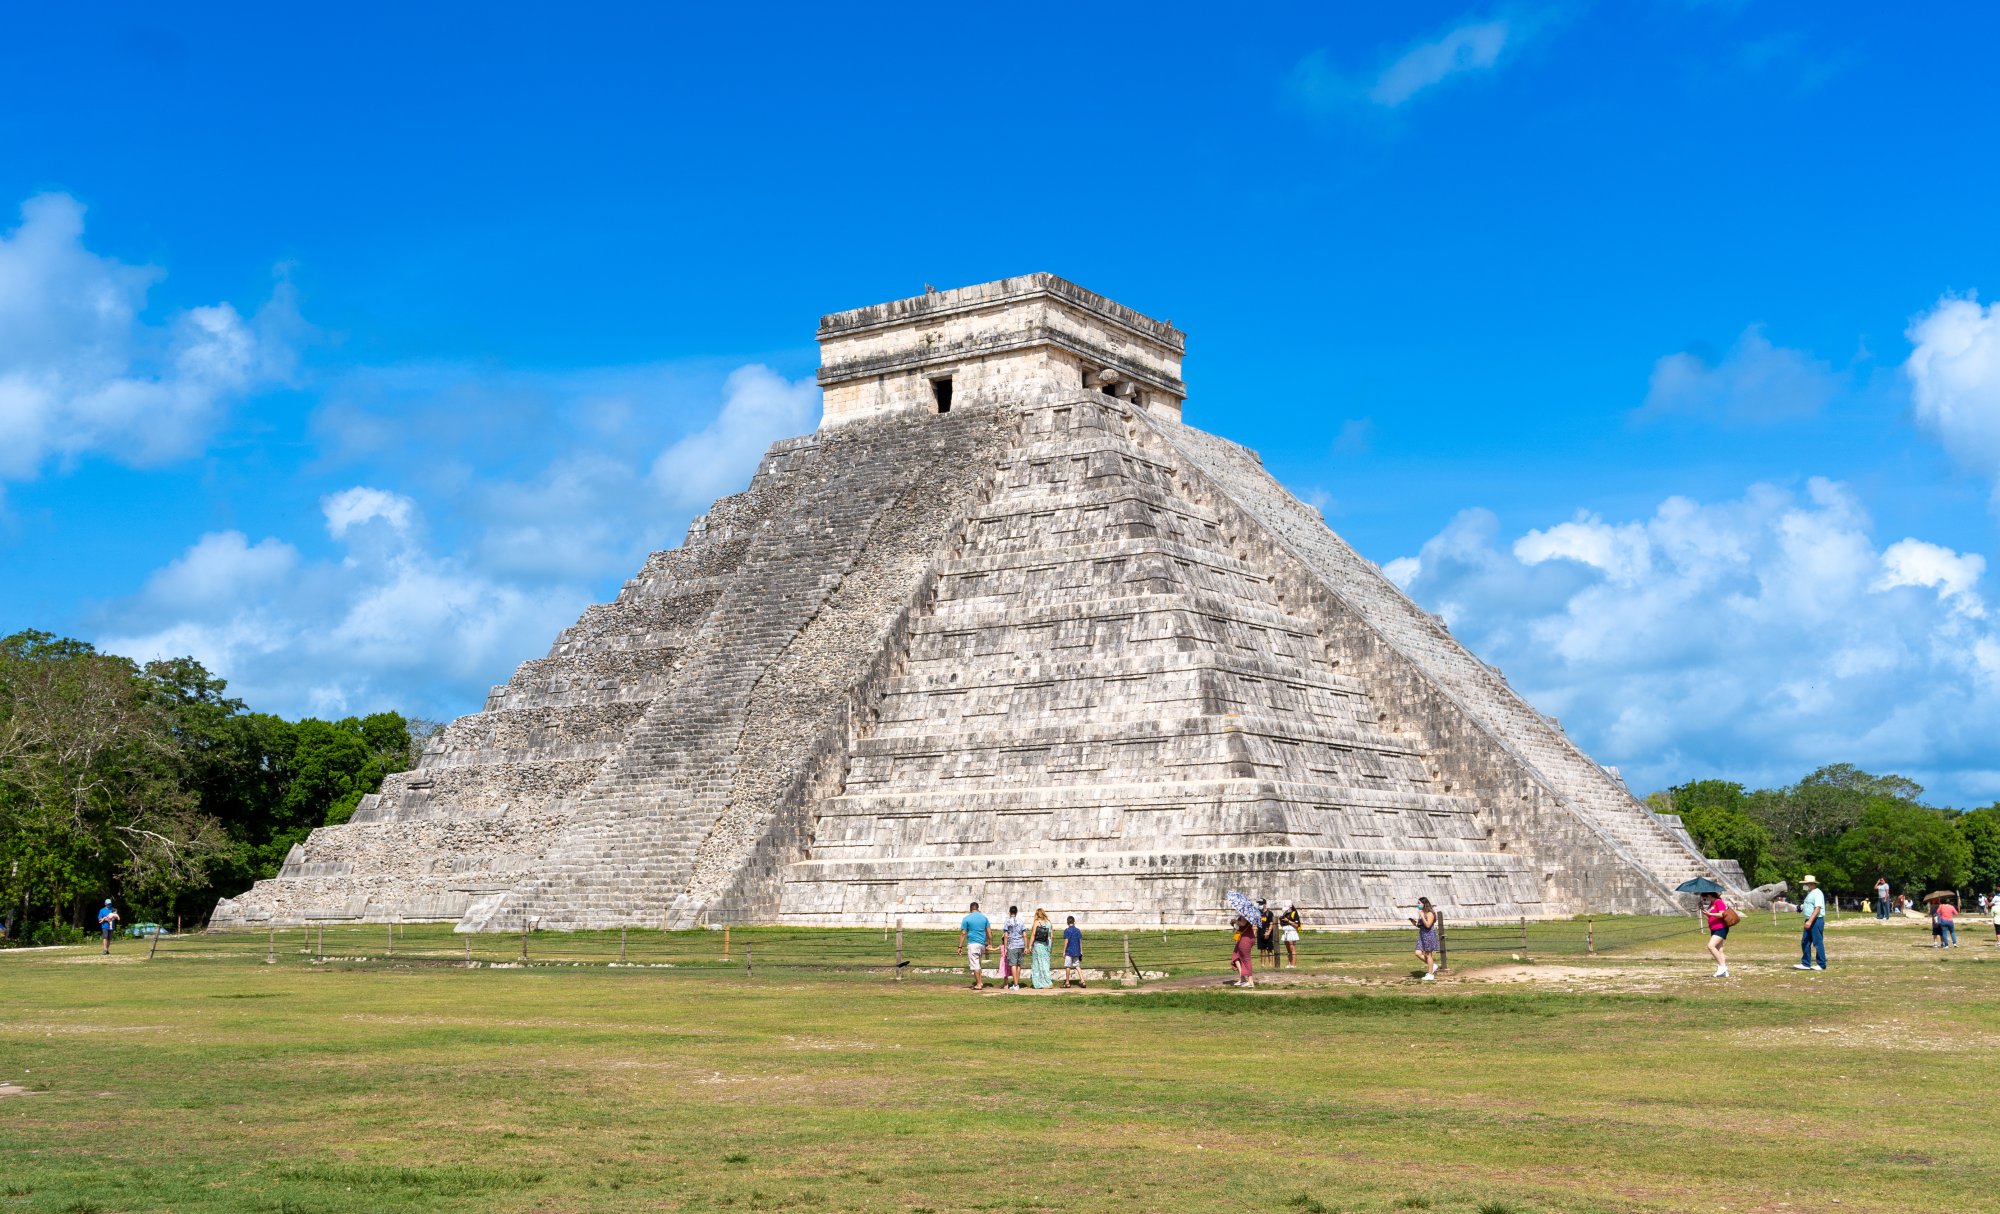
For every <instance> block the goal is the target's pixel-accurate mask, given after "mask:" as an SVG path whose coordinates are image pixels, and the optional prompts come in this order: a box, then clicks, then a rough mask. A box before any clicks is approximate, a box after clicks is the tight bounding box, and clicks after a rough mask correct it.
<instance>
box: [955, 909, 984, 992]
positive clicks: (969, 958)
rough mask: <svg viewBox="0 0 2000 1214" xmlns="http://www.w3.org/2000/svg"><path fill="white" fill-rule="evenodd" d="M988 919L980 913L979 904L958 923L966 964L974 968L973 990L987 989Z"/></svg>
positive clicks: (959, 938) (960, 942)
mask: <svg viewBox="0 0 2000 1214" xmlns="http://www.w3.org/2000/svg"><path fill="white" fill-rule="evenodd" d="M986 931H987V918H986V916H985V915H982V914H980V913H979V903H977V902H975V903H973V904H972V910H971V911H970V912H968V913H967V914H966V916H965V918H963V919H961V920H959V923H958V942H959V944H960V945H961V946H963V947H964V949H965V963H966V964H967V965H969V966H971V967H972V989H973V990H975V991H983V990H985V989H986Z"/></svg>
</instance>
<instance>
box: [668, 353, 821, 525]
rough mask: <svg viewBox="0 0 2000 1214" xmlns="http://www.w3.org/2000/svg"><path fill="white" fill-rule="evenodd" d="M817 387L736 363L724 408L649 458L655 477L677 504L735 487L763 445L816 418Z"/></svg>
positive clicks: (802, 428) (815, 421) (803, 429)
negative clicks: (651, 458) (713, 418)
mask: <svg viewBox="0 0 2000 1214" xmlns="http://www.w3.org/2000/svg"><path fill="white" fill-rule="evenodd" d="M819 404H820V394H819V389H818V388H817V387H816V386H815V385H814V384H813V383H812V381H810V380H800V381H798V382H796V383H794V382H793V381H791V380H788V379H786V378H785V377H784V376H782V375H779V374H778V373H777V372H776V371H773V370H771V369H770V368H769V367H765V366H759V365H752V366H748V367H739V368H737V369H736V370H735V371H734V372H732V373H731V374H730V376H729V382H728V383H727V384H726V385H725V386H724V399H723V404H722V412H721V413H719V414H717V415H716V418H715V420H714V421H712V422H710V423H709V424H708V425H707V426H706V427H704V428H703V429H701V430H700V431H698V432H696V433H694V434H690V435H688V436H687V437H686V438H683V439H681V440H679V441H678V442H676V443H674V444H673V445H672V446H670V447H668V448H667V449H666V450H665V451H662V452H660V455H659V458H657V459H655V460H654V461H653V479H654V480H655V481H656V482H657V483H658V484H659V486H660V488H661V489H662V490H664V491H665V492H666V493H667V495H668V497H669V498H671V499H672V500H673V501H675V502H676V503H679V504H681V505H705V504H707V503H708V502H712V501H714V500H715V499H716V498H718V497H720V496H721V495H723V494H724V493H728V492H730V491H732V490H735V489H739V488H741V487H742V486H743V484H744V483H745V482H746V481H748V480H749V479H750V473H752V472H753V471H755V470H756V467H757V461H758V460H759V459H760V458H762V457H763V454H764V449H765V448H766V447H769V446H770V445H771V444H772V443H773V442H775V441H777V440H778V439H780V438H787V437H790V436H791V435H795V434H801V433H804V432H806V431H808V430H811V429H812V428H813V427H814V426H815V425H817V424H818V422H819Z"/></svg>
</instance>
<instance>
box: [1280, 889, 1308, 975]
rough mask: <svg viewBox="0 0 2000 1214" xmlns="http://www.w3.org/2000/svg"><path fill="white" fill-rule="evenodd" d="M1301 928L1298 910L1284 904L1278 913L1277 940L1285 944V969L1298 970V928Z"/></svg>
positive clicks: (1294, 906) (1295, 907)
mask: <svg viewBox="0 0 2000 1214" xmlns="http://www.w3.org/2000/svg"><path fill="white" fill-rule="evenodd" d="M1301 926H1303V923H1302V921H1301V920H1300V919H1299V908H1298V907H1297V906H1296V905H1295V904H1293V903H1290V902H1287V903H1285V909H1284V910H1282V911H1279V912H1278V938H1279V939H1280V940H1282V941H1284V944H1285V968H1286V969H1297V968H1299V928H1300V927H1301Z"/></svg>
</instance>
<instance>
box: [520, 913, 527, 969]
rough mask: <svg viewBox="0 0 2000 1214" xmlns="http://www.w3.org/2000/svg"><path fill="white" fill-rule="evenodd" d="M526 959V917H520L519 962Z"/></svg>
mask: <svg viewBox="0 0 2000 1214" xmlns="http://www.w3.org/2000/svg"><path fill="white" fill-rule="evenodd" d="M527 959H528V917H527V916H526V915H522V916H521V960H522V961H526V960H527Z"/></svg>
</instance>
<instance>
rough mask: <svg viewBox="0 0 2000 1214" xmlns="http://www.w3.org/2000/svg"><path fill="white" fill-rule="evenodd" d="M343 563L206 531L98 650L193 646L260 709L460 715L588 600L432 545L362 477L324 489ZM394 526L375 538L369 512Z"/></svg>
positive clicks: (414, 519) (115, 618) (142, 655)
mask: <svg viewBox="0 0 2000 1214" xmlns="http://www.w3.org/2000/svg"><path fill="white" fill-rule="evenodd" d="M325 513H326V531H327V534H328V535H329V536H330V537H332V538H333V539H335V540H346V541H349V542H348V543H346V545H345V548H344V552H343V554H342V556H341V558H340V559H337V560H317V561H308V560H304V559H302V558H301V557H300V555H299V553H298V551H297V549H295V548H294V547H293V546H292V545H291V544H289V543H286V542H284V541H282V540H278V539H275V538H267V539H264V540H261V541H259V542H258V543H255V544H251V543H250V542H249V541H248V539H247V538H246V537H245V536H244V535H243V534H242V533H240V532H236V531H223V532H215V533H211V534H208V535H204V536H202V537H201V538H200V539H199V540H197V541H196V542H195V543H194V544H193V545H191V546H190V547H189V548H188V550H187V551H186V552H184V553H183V554H181V555H180V556H179V557H177V558H175V559H174V560H173V561H172V562H171V563H169V564H168V565H167V566H165V567H164V568H162V569H161V570H160V571H159V572H157V573H155V574H154V575H153V577H152V578H150V579H149V580H148V581H147V583H146V585H145V588H144V589H143V590H142V591H141V592H140V593H139V594H138V595H136V596H134V597H133V598H132V599H129V600H127V601H125V602H123V603H119V604H116V605H115V606H114V607H113V608H112V611H111V619H110V621H109V626H108V628H107V629H106V631H105V633H104V634H103V635H101V636H100V637H99V638H98V641H97V644H98V646H99V647H100V648H102V649H104V650H107V651H109V652H112V653H120V654H125V655H127V656H129V657H133V658H136V659H138V660H140V661H145V660H147V659H150V658H156V657H177V656H181V655H184V654H185V655H192V656H193V657H195V658H197V659H199V660H200V661H201V662H202V663H203V664H204V665H206V666H207V667H208V668H209V669H210V670H213V671H215V672H217V673H219V674H221V675H223V676H224V677H225V678H227V679H228V680H229V683H230V690H231V692H232V694H235V695H238V696H241V697H243V698H244V699H245V700H246V701H248V702H249V703H250V704H251V705H252V706H253V707H255V708H258V709H260V710H264V711H270V712H279V713H285V714H301V713H317V714H321V715H327V714H334V715H339V714H344V713H351V712H369V711H375V710H377V709H383V708H394V709H398V710H401V711H404V712H409V713H415V714H419V715H424V714H428V715H435V716H454V715H457V714H458V713H460V712H465V711H469V710H470V709H472V708H475V707H477V706H478V703H479V701H480V699H481V698H482V697H483V695H484V693H485V691H486V689H487V687H488V686H490V685H491V684H492V683H495V682H498V681H500V680H501V679H504V678H505V677H506V676H507V675H508V673H510V672H511V671H512V669H513V668H514V666H516V665H517V664H519V663H520V662H522V661H524V660H526V659H528V658H532V657H539V656H541V655H542V654H544V653H546V652H547V651H548V647H549V644H550V642H552V641H553V640H554V639H555V636H556V634H557V633H558V632H559V631H561V630H562V629H563V628H565V627H567V626H568V625H569V624H571V623H573V622H575V620H576V617H577V615H578V614H579V613H580V612H581V611H582V609H583V607H584V606H585V605H586V604H587V602H588V599H589V596H588V594H587V593H586V592H585V591H584V590H582V589H581V588H579V587H576V586H563V585H541V586H537V585H532V584H530V585H520V584H512V583H509V582H507V581H505V580H503V579H500V578H495V577H492V576H489V575H487V574H486V573H484V572H482V571H480V570H479V569H477V568H476V567H474V566H472V565H471V564H469V563H468V562H466V561H465V560H464V559H462V558H460V557H457V556H454V555H451V554H448V553H439V552H436V551H432V550H431V549H429V548H428V547H426V546H424V545H423V544H422V543H421V542H420V541H419V539H418V538H417V536H418V533H419V531H420V528H419V527H418V525H417V524H418V523H419V521H420V519H419V518H418V516H417V514H416V510H415V506H414V504H413V503H412V502H410V501H409V499H407V498H404V497H401V496H399V495H396V494H393V493H386V492H384V491H382V490H378V489H371V488H369V487H366V486H356V487H354V488H352V489H348V490H344V491H342V492H340V493H336V494H331V495H329V496H328V497H327V498H326V511H325ZM378 520H379V521H382V522H386V523H389V524H391V526H392V527H394V528H395V530H394V533H393V534H392V535H391V536H390V537H387V542H363V541H367V540H370V539H371V538H374V537H370V536H369V535H367V528H366V527H365V524H366V523H369V522H374V521H378Z"/></svg>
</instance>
